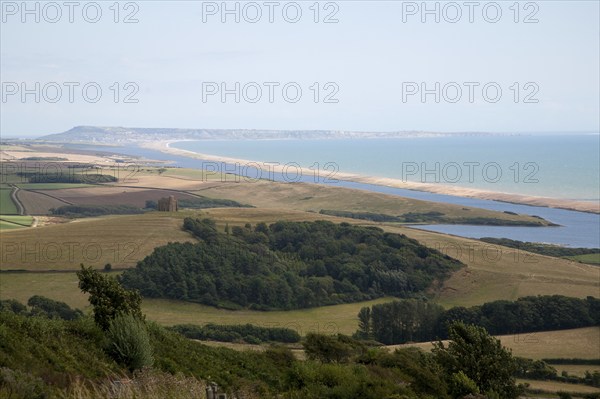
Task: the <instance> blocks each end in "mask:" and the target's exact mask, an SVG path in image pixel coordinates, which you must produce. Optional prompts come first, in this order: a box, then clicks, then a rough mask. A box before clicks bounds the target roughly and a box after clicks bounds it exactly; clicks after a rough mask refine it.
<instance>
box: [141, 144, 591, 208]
mask: <svg viewBox="0 0 600 399" xmlns="http://www.w3.org/2000/svg"><path fill="white" fill-rule="evenodd" d="M180 141H184V140H177V141H156V142H143V143H140V146H141V147H144V148H147V149H152V150H157V151H161V152H163V153H166V154H172V155H179V156H185V157H189V158H195V159H202V160H206V161H214V162H224V163H230V164H236V163H237V164H254V165H256V164H259V165H260V162H261V161H259V160H247V159H239V158H230V157H223V156H217V155H210V154H203V153H197V152H193V151H188V150H182V149H178V148H174V147H171V144H172V143H175V142H180ZM269 168H271V170H272V171H274V172H277V173H282V172H285V165H269ZM301 170H302V173H306V174H307V175H312V174H313V173H314V171H313V170H309V169H308V168H301ZM334 178H335V179H339V180H345V181H351V182H356V183H364V184H374V185H379V186H387V187H394V188H400V189H406V190H415V191H425V192H430V193H435V194H445V195H453V196H457V197H468V198H477V199H483V200H492V201H501V202H508V203H514V204H522V205H531V206H541V207H548V208H559V209H566V210H572V211H579V212H589V213H600V203H598V202H593V201H577V200H569V199H560V198H548V197H538V196H530V195H522V194H513V193H503V192H496V191H489V190H481V189H475V188H466V187H457V186H448V185H443V184H430V183H421V182H411V181H404V180H401V179H393V178H387V177H376V176H365V175H359V174H355V173H345V172H336V173H335V176H334Z"/></svg>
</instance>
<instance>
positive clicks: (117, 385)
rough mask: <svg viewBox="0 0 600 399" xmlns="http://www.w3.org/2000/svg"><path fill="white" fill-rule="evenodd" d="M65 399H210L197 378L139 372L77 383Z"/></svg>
mask: <svg viewBox="0 0 600 399" xmlns="http://www.w3.org/2000/svg"><path fill="white" fill-rule="evenodd" d="M61 398H63V399H71V398H72V399H105V398H120V399H136V398H148V399H164V398H169V399H201V398H206V384H205V383H204V382H203V381H199V380H197V379H196V378H194V377H186V376H184V375H181V374H178V375H171V374H168V373H163V372H158V371H154V370H145V371H143V372H138V373H136V375H135V377H134V378H133V379H129V378H127V377H120V376H114V377H112V378H108V379H106V380H105V381H102V382H98V383H91V382H90V381H82V380H77V381H74V382H73V383H72V384H71V386H70V387H69V389H68V390H67V392H65V393H64V394H63V395H61Z"/></svg>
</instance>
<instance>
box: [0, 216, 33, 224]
mask: <svg viewBox="0 0 600 399" xmlns="http://www.w3.org/2000/svg"><path fill="white" fill-rule="evenodd" d="M0 222H4V223H6V224H12V225H18V226H19V227H29V226H31V224H32V223H33V216H14V215H0Z"/></svg>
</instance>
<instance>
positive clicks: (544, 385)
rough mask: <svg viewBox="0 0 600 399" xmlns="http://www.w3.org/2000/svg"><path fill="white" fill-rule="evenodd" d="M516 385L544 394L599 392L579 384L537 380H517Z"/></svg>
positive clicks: (597, 389)
mask: <svg viewBox="0 0 600 399" xmlns="http://www.w3.org/2000/svg"><path fill="white" fill-rule="evenodd" d="M517 382H518V383H522V384H525V383H527V384H529V389H539V390H541V391H544V392H550V393H556V392H559V391H562V392H569V393H582V394H583V393H594V392H600V388H595V387H591V386H588V385H581V384H567V383H565V382H557V381H538V380H524V379H517Z"/></svg>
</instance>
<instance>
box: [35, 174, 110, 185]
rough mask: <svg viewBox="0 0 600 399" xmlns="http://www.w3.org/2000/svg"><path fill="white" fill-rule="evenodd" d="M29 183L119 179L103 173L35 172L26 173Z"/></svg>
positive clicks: (94, 181) (88, 182)
mask: <svg viewBox="0 0 600 399" xmlns="http://www.w3.org/2000/svg"><path fill="white" fill-rule="evenodd" d="M25 176H26V177H27V178H28V181H29V183H77V184H98V183H114V182H117V181H119V179H117V178H116V177H115V176H111V175H103V174H92V173H90V174H86V173H83V174H63V173H56V174H53V173H35V174H26V175H25Z"/></svg>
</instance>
